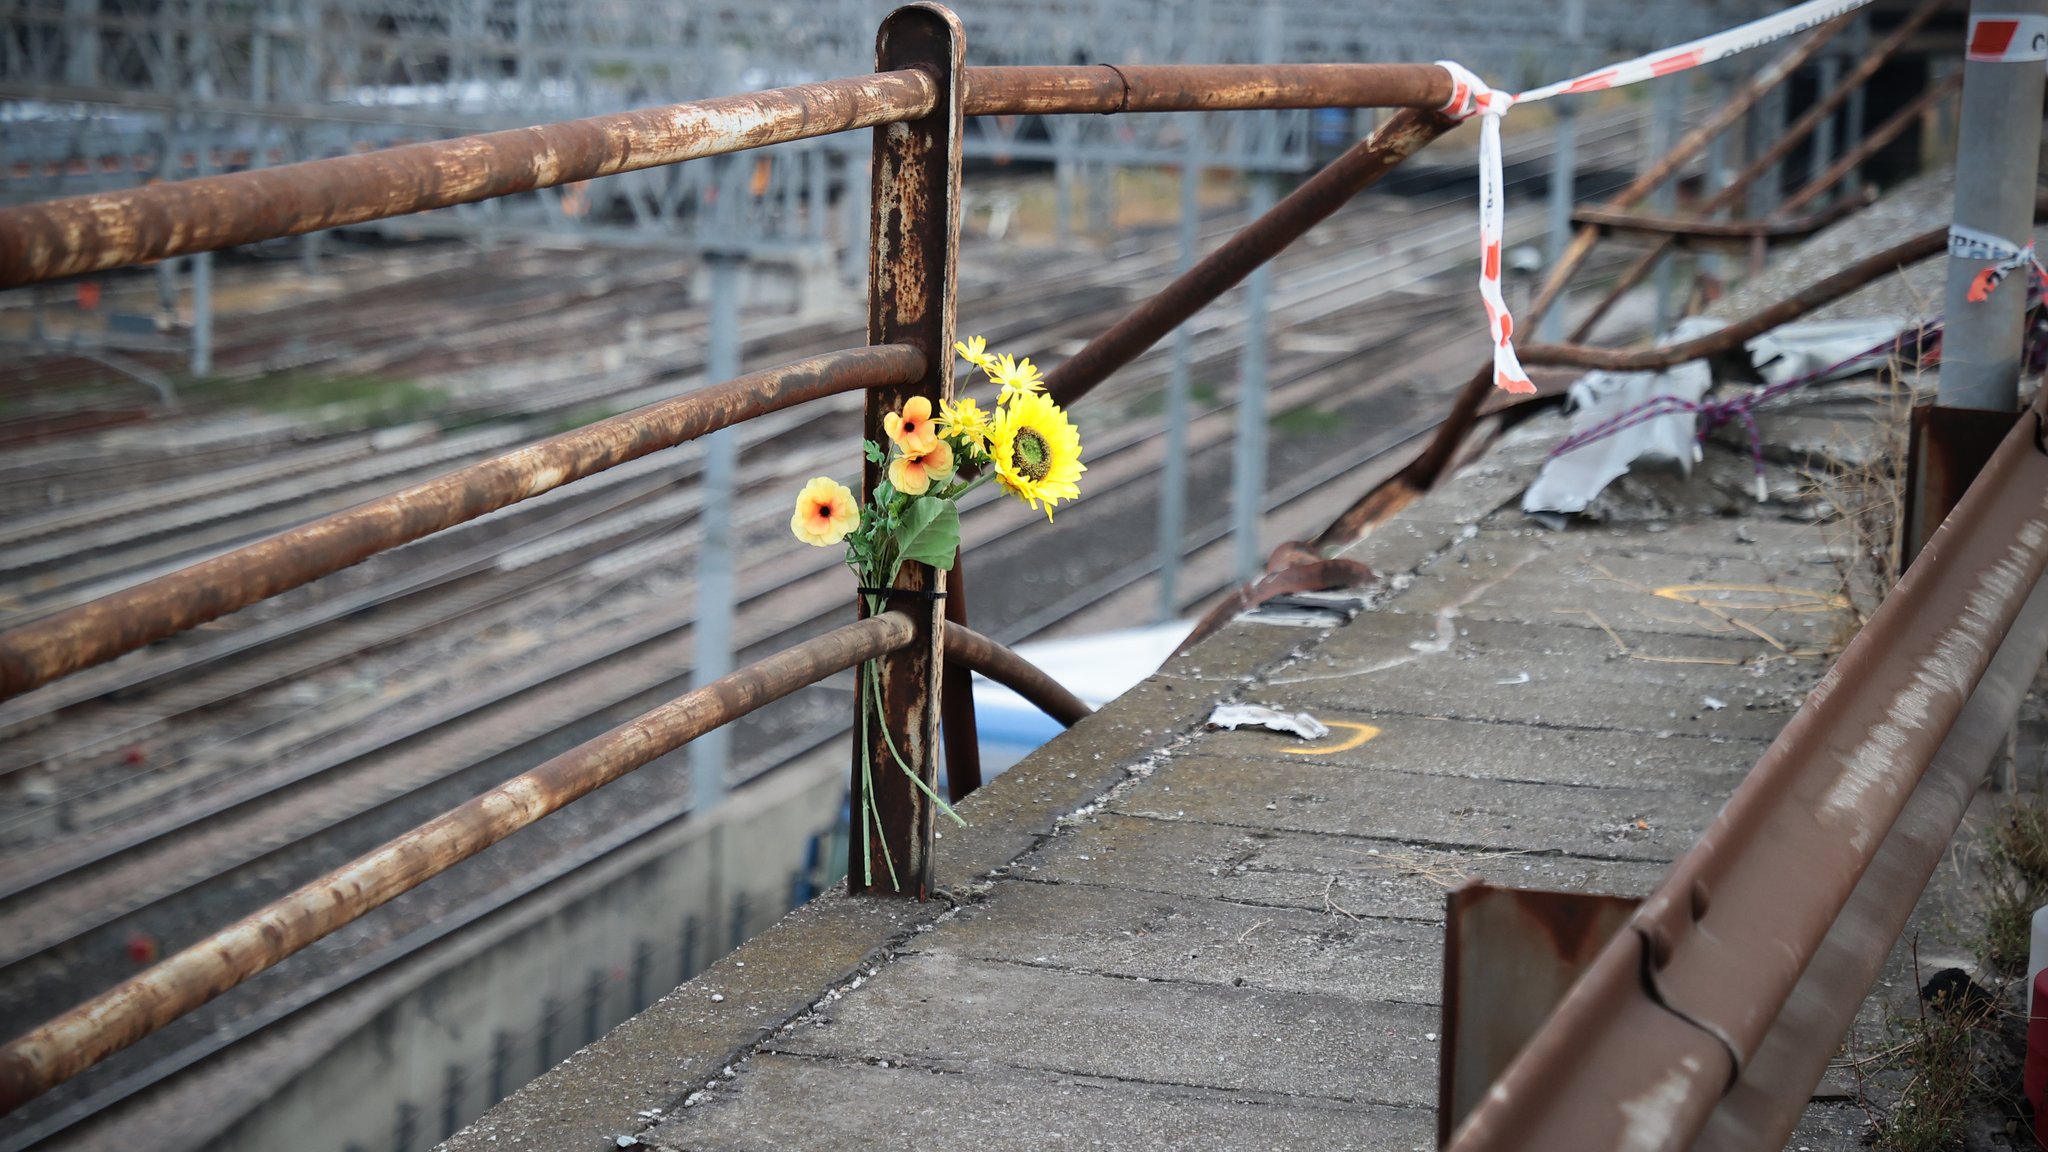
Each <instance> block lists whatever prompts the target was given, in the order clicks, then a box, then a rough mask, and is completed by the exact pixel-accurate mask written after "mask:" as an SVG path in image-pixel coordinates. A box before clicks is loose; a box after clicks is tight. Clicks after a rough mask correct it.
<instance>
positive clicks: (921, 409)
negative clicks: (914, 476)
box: [882, 396, 939, 491]
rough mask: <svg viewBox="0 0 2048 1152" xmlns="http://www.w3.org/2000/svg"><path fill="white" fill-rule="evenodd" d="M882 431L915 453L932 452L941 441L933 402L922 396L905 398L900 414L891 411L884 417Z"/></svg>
mask: <svg viewBox="0 0 2048 1152" xmlns="http://www.w3.org/2000/svg"><path fill="white" fill-rule="evenodd" d="M882 431H884V432H887V433H888V434H889V439H891V440H894V441H895V442H896V446H897V447H898V448H901V449H903V450H904V451H905V452H908V453H912V454H914V455H922V454H924V453H927V452H930V451H931V450H932V445H934V444H936V443H938V442H939V430H938V429H936V428H934V427H932V402H931V401H930V400H927V399H925V398H924V397H922V396H912V397H911V398H910V399H908V400H905V401H904V402H903V411H902V412H901V413H900V414H899V413H895V412H891V413H889V414H888V415H886V416H884V417H882ZM919 491H922V489H919Z"/></svg>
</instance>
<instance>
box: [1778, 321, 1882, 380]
mask: <svg viewBox="0 0 2048 1152" xmlns="http://www.w3.org/2000/svg"><path fill="white" fill-rule="evenodd" d="M1910 327H1912V323H1911V322H1910V321H1908V320H1906V319H1905V318H1903V317H1893V316H1879V317H1875V318H1865V317H1857V318H1853V319H1846V320H1805V321H1801V322H1799V323H1797V324H1784V325H1780V326H1779V327H1777V328H1773V329H1771V330H1770V331H1769V332H1766V333H1764V334H1763V335H1761V336H1758V337H1757V338H1756V339H1754V340H1751V341H1749V342H1748V343H1747V344H1745V345H1743V347H1745V348H1747V349H1749V354H1750V360H1751V362H1752V363H1754V364H1755V365H1756V370H1757V372H1758V374H1759V375H1761V376H1762V377H1763V378H1764V380H1765V382H1766V383H1770V384H1782V383H1784V382H1785V381H1787V380H1790V379H1792V378H1793V377H1795V376H1804V375H1807V374H1809V373H1813V372H1819V371H1821V370H1822V369H1825V368H1830V367H1832V368H1833V371H1831V372H1828V373H1827V374H1826V375H1825V376H1822V377H1820V378H1819V379H1818V380H1815V381H1814V383H1816V384H1820V383H1825V382H1827V381H1829V380H1842V379H1846V378H1847V377H1850V376H1856V375H1860V374H1862V373H1865V372H1869V371H1870V370H1872V369H1873V368H1877V367H1880V366H1882V365H1883V364H1884V363H1885V362H1886V361H1888V360H1889V359H1890V358H1891V352H1890V350H1889V349H1887V350H1886V351H1883V352H1875V353H1871V354H1870V355H1867V356H1859V355H1858V353H1863V352H1869V350H1870V349H1872V348H1875V347H1877V346H1878V345H1880V344H1883V343H1884V342H1885V341H1887V340H1890V339H1892V338H1893V337H1895V336H1897V335H1898V334H1899V333H1900V332H1903V331H1905V330H1906V329H1907V328H1910ZM1851 357H1855V359H1853V360H1852V359H1851Z"/></svg>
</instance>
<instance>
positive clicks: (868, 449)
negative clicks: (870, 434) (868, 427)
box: [860, 440, 889, 464]
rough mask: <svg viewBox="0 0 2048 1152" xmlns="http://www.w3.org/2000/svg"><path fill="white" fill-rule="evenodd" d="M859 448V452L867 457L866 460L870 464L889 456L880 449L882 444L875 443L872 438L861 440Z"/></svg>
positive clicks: (878, 462)
mask: <svg viewBox="0 0 2048 1152" xmlns="http://www.w3.org/2000/svg"><path fill="white" fill-rule="evenodd" d="M860 450H861V453H862V454H863V455H865V456H866V457H867V458H868V462H869V463H870V464H880V463H881V462H882V461H884V460H887V459H888V458H889V454H888V453H887V452H884V451H882V446H881V445H880V444H877V443H875V442H874V441H873V440H863V441H861V442H860Z"/></svg>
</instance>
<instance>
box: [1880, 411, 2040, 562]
mask: <svg viewBox="0 0 2048 1152" xmlns="http://www.w3.org/2000/svg"><path fill="white" fill-rule="evenodd" d="M2018 418H2019V414H2018V413H2017V412H2004V411H1995V410H1987V409H1983V408H1944V407H1940V406H1938V405H1934V404H1922V405H1920V406H1919V407H1917V408H1915V409H1913V416H1912V423H1911V426H1910V430H1909V431H1908V433H1907V442H1906V496H1905V515H1906V522H1905V524H1904V525H1903V527H1902V530H1901V531H1900V533H1899V570H1900V571H1902V572H1903V571H1905V570H1906V568H1907V566H1908V565H1910V564H1912V563H1913V558H1914V557H1915V556H1918V555H1919V554H1920V548H1921V546H1922V545H1924V544H1926V543H1927V538H1928V537H1929V536H1932V535H1934V530H1935V529H1936V528H1939V527H1941V522H1942V521H1943V520H1945V519H1947V518H1948V514H1949V513H1950V512H1951V511H1953V510H1954V509H1955V506H1956V502H1957V501H1959V500H1961V499H1962V498H1963V493H1965V492H1967V491H1969V490H1970V482H1971V481H1973V480H1975V479H1976V478H1977V473H1978V472H1979V471H1981V470H1983V467H1984V462H1985V461H1986V460H1989V459H1991V454H1992V453H1993V452H1996V451H1998V445H1999V443H2000V442H2001V441H2003V440H2004V439H2005V434H2006V433H2007V432H2009V431H2011V430H2012V422H2013V421H2014V420H2016V419H2018ZM2040 418H2041V414H2040V413H2039V412H2038V411H2037V412H2035V413H2034V419H2035V420H2037V421H2038V420H2039V419H2040ZM2034 443H2035V445H2036V446H2039V444H2040V443H2041V434H2040V431H2039V429H2038V427H2037V428H2036V430H2035V433H2034Z"/></svg>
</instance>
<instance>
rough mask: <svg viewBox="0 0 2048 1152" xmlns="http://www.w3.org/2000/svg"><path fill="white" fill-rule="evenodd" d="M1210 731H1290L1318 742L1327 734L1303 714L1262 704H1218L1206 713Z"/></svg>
mask: <svg viewBox="0 0 2048 1152" xmlns="http://www.w3.org/2000/svg"><path fill="white" fill-rule="evenodd" d="M1209 727H1211V728H1245V727H1253V728H1270V729H1272V730H1273V731H1275V732H1292V733H1293V734H1295V735H1296V736H1299V737H1301V738H1302V739H1304V740H1320V739H1322V738H1323V737H1325V736H1328V735H1329V734H1330V730H1329V728H1327V727H1325V726H1324V724H1323V723H1322V721H1320V720H1317V719H1316V718H1315V717H1313V716H1311V715H1309V714H1308V713H1306V712H1282V711H1280V710H1278V709H1276V708H1268V707H1266V706H1265V705H1263V704H1218V705H1217V706H1216V710H1215V711H1214V712H1211V713H1209Z"/></svg>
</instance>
